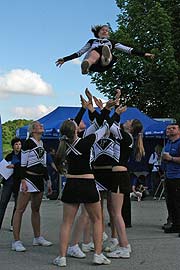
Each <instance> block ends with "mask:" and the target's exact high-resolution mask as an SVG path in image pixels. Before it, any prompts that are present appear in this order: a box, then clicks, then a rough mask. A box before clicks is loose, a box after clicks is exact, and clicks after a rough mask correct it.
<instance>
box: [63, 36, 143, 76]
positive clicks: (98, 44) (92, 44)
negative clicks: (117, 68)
mask: <svg viewBox="0 0 180 270" xmlns="http://www.w3.org/2000/svg"><path fill="white" fill-rule="evenodd" d="M104 45H107V46H109V48H110V50H111V51H113V50H114V49H116V50H120V51H122V52H125V53H127V54H134V55H138V56H144V55H145V53H144V52H141V51H138V50H135V49H134V48H131V47H128V46H125V45H123V44H121V43H119V42H116V41H113V40H111V39H107V38H96V39H90V40H88V42H87V43H86V44H85V45H84V46H83V47H82V48H81V49H80V50H79V51H77V52H76V53H73V54H71V55H69V56H66V57H63V59H64V62H66V61H69V60H72V59H75V58H78V57H80V56H81V55H83V54H84V53H86V55H85V57H84V59H87V58H88V57H89V54H90V52H91V51H92V50H95V51H97V52H98V53H99V54H100V55H102V47H103V46H104ZM112 56H113V58H112V61H111V62H110V63H109V65H107V66H102V65H101V60H99V61H98V63H96V64H93V65H92V66H91V67H90V71H94V72H104V71H106V70H108V69H109V68H111V67H112V66H113V64H114V63H115V62H116V61H117V58H116V57H115V56H114V55H112Z"/></svg>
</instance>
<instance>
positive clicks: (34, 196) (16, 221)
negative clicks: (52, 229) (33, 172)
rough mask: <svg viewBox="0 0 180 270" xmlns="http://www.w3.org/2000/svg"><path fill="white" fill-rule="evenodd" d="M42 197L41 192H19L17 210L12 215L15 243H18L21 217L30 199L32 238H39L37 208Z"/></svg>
mask: <svg viewBox="0 0 180 270" xmlns="http://www.w3.org/2000/svg"><path fill="white" fill-rule="evenodd" d="M42 195H43V193H42V192H37V193H29V192H27V193H23V192H19V196H18V201H17V208H16V211H15V213H14V218H13V234H14V240H15V241H18V240H19V239H20V229H21V222H22V216H23V213H24V211H25V209H26V207H27V205H28V202H29V200H30V198H31V209H32V214H31V221H32V227H33V231H34V237H39V236H40V213H39V208H40V205H41V201H42Z"/></svg>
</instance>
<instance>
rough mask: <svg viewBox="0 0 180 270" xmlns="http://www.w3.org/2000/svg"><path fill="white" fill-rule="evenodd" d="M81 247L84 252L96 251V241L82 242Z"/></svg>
mask: <svg viewBox="0 0 180 270" xmlns="http://www.w3.org/2000/svg"><path fill="white" fill-rule="evenodd" d="M81 249H82V251H83V252H89V251H94V243H93V242H89V243H88V244H84V243H82V246H81Z"/></svg>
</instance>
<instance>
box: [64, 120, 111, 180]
mask: <svg viewBox="0 0 180 270" xmlns="http://www.w3.org/2000/svg"><path fill="white" fill-rule="evenodd" d="M108 128H109V125H108V124H107V123H105V124H104V125H103V126H102V127H101V128H100V129H98V130H97V131H96V132H95V133H94V134H90V135H87V136H86V137H84V138H77V140H76V141H74V142H73V143H72V144H69V143H67V150H66V155H67V163H68V174H72V175H81V174H91V173H92V169H91V154H92V151H91V150H92V146H93V144H94V143H95V142H97V141H99V140H100V139H101V138H102V137H103V136H104V135H105V133H106V132H107V130H108Z"/></svg>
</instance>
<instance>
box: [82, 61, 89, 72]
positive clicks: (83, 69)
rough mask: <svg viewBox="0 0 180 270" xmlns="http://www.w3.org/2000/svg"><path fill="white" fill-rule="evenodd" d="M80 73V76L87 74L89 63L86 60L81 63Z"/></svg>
mask: <svg viewBox="0 0 180 270" xmlns="http://www.w3.org/2000/svg"><path fill="white" fill-rule="evenodd" d="M81 72H82V74H87V73H88V72H89V62H88V60H84V61H83V62H82V63H81Z"/></svg>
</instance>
